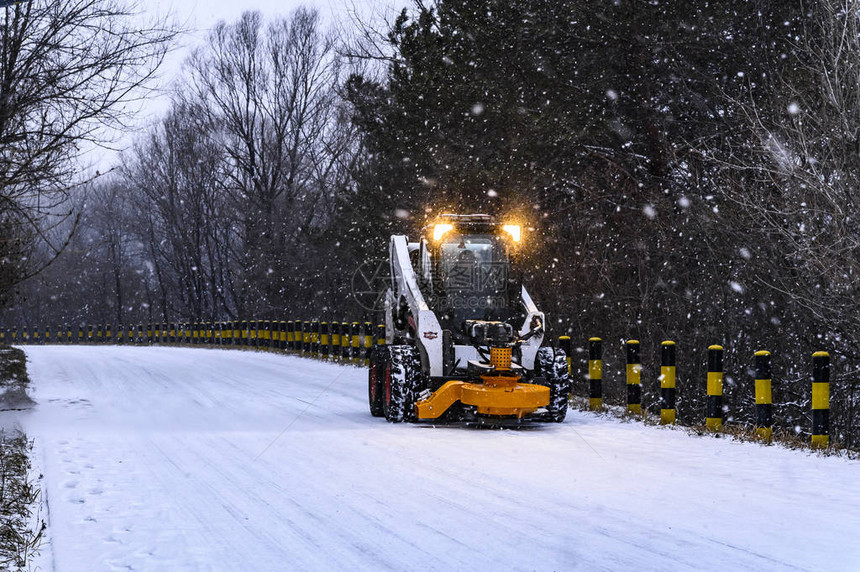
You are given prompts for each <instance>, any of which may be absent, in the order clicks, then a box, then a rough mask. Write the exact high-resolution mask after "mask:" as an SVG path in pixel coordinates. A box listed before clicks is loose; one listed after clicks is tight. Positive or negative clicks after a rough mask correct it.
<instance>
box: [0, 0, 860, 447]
mask: <svg viewBox="0 0 860 572" xmlns="http://www.w3.org/2000/svg"><path fill="white" fill-rule="evenodd" d="M95 1H96V0H93V2H95ZM0 25H5V26H6V29H7V32H8V31H10V30H12V31H14V29H13V26H14V22H13V21H11V20H10V19H9V18H8V17H7V19H6V21H5V24H3V23H0ZM157 31H158V30H156V32H157ZM22 33H23V32H22ZM153 33H155V32H153ZM160 33H162V34H163V33H164V32H163V31H160ZM7 37H12V35H10V34H8V33H7V35H6V36H4V40H3V42H4V43H3V44H2V47H3V57H4V58H5V59H4V60H3V62H2V63H3V69H2V70H0V73H3V74H5V75H4V78H5V76H8V75H9V74H10V73H11V72H10V71H9V69H10V68H9V66H8V65H7V64H8V60H9V52H10V50H9V49H8V46H7V44H8V40H6V38H7ZM162 39H164V38H162ZM153 45H157V44H153V43H143V42H141V45H140V46H136V47H135V46H132V47H131V51H129V52H127V53H128V54H130V56H129V61H128V62H127V63H128V65H129V68H128V69H139V67H134V66H140V65H144V64H143V63H142V61H143V60H141V61H140V62H139V61H135V59H134V58H136V57H140V58H144V56H146V57H147V58H150V59H148V60H146V61H150V60H151V58H152V56H153V54H148V53H138V52H142V51H146V50H147V49H148V48H149V47H150V46H153ZM135 49H136V50H138V51H137V52H135V51H134V50H135ZM155 55H158V54H155ZM136 73H138V74H139V73H140V72H136ZM122 79H123V80H124V81H127V82H135V81H140V78H138V77H136V76H135V77H128V78H126V77H124V76H123V78H122ZM3 89H7V88H6V87H5V83H4V84H3V86H0V90H3ZM14 104H15V101H14V100H11V99H9V98H3V99H0V108H3V107H4V106H10V105H14ZM33 105H36V106H37V105H38V102H36V103H34V104H33ZM0 111H2V112H0V140H2V141H3V142H4V151H3V153H2V154H0V161H2V165H0V189H2V197H0V198H2V201H3V202H2V205H3V207H2V211H0V217H2V218H0V234H2V236H3V238H2V240H0V249H2V250H3V252H2V264H3V274H2V283H0V296H2V302H3V304H4V305H5V310H4V311H3V313H2V314H0V318H2V321H3V323H4V324H6V325H15V326H36V325H41V324H82V323H115V324H118V323H122V324H128V323H138V322H144V323H146V322H152V321H161V320H195V319H211V320H226V319H232V318H235V317H257V318H261V319H267V318H277V319H281V318H288V317H293V316H300V317H304V318H308V317H329V316H331V317H332V318H333V319H340V318H341V317H350V318H353V319H358V318H360V319H370V318H374V319H375V318H376V316H370V315H369V314H368V312H367V310H366V309H365V308H364V307H363V306H362V305H361V304H359V303H358V301H357V300H356V299H355V298H354V297H352V296H351V295H350V294H351V290H352V288H353V277H354V274H355V272H356V271H357V270H358V269H359V268H360V267H361V266H362V265H363V264H364V265H366V264H368V263H371V264H372V263H373V262H375V261H379V260H382V259H384V258H385V256H386V254H387V253H386V248H387V240H388V236H389V235H390V234H392V233H394V232H405V233H409V234H412V235H414V234H415V233H416V232H417V231H418V230H420V228H421V227H422V226H423V225H425V224H427V222H428V221H431V220H432V219H433V217H434V216H436V215H438V214H440V213H443V212H461V213H466V212H485V213H490V214H496V215H499V216H502V217H509V218H515V219H517V220H519V221H521V222H522V223H523V224H524V226H525V227H526V228H527V232H526V234H525V237H524V245H525V252H524V256H523V260H522V264H523V270H524V272H525V282H526V284H527V285H528V287H529V289H530V291H531V292H532V293H533V295H534V296H535V297H536V299H537V300H538V302H539V306H540V307H541V309H543V310H544V311H546V312H547V315H548V316H549V318H550V320H549V321H550V327H551V334H552V335H553V336H556V335H561V334H569V335H571V336H572V337H573V339H574V340H575V341H576V342H577V343H576V344H575V345H579V346H582V347H584V345H585V341H586V340H587V339H588V337H590V336H600V337H602V338H603V339H604V340H605V345H606V354H605V360H606V366H605V367H606V374H605V377H606V379H607V388H606V391H607V399H608V401H609V402H610V403H612V402H614V403H621V402H622V400H623V398H624V393H623V391H622V390H624V385H623V383H624V381H623V379H624V377H623V370H624V361H623V360H624V355H623V353H622V345H623V342H624V341H625V340H627V339H631V338H636V339H639V340H641V341H642V345H643V363H644V370H643V379H645V380H648V381H647V383H646V385H645V388H644V391H645V394H644V396H643V403H646V404H651V405H652V406H653V405H654V404H655V403H656V398H657V391H658V389H657V385H656V381H655V380H656V377H657V374H658V373H659V367H658V363H657V352H658V348H659V344H660V342H661V341H662V340H666V339H671V340H675V341H676V342H677V343H678V368H679V400H680V401H679V416H680V417H681V418H682V419H684V420H686V421H688V422H692V421H696V420H700V419H701V417H702V412H703V411H704V383H705V375H704V371H705V361H706V358H705V353H706V348H707V347H708V345H710V344H715V343H717V344H722V345H723V346H725V348H726V364H725V369H726V372H727V384H726V390H725V391H726V396H725V402H726V405H727V411H728V412H727V418H728V419H729V420H730V421H735V422H740V423H745V422H750V421H751V420H752V419H753V415H754V408H753V404H754V399H753V393H752V392H753V384H752V379H753V374H752V372H751V367H752V362H753V360H752V356H753V352H754V351H755V350H759V349H767V350H770V351H772V352H773V354H774V381H775V384H774V401H775V403H777V404H779V405H778V410H777V411H778V413H777V421H778V423H779V424H780V425H781V426H782V427H785V428H787V429H788V430H790V431H791V430H794V429H795V427H796V428H797V431H798V432H808V428H809V418H810V416H811V414H810V411H809V400H810V390H809V375H810V371H811V354H812V352H813V351H816V350H822V349H823V350H827V351H829V352H831V355H832V356H833V358H834V367H833V374H832V377H833V388H832V397H833V405H832V407H833V410H832V413H831V415H832V417H831V419H832V423H833V429H834V431H833V433H834V438H835V440H837V441H840V442H842V443H844V444H847V445H849V446H856V443H857V439H858V438H860V431H858V428H857V423H856V418H857V415H858V412H857V410H856V409H857V403H858V398H860V396H858V390H860V384H858V382H857V370H858V366H860V314H858V315H855V314H854V308H855V306H854V305H855V304H856V300H857V299H858V294H860V283H858V278H857V276H855V274H854V271H855V270H858V272H860V244H858V240H860V216H858V214H857V213H858V212H860V196H858V195H857V189H858V188H860V184H858V182H860V181H858V179H860V2H857V1H855V0H837V1H816V0H810V1H804V2H801V1H794V0H791V1H788V2H786V1H773V0H750V1H746V2H737V1H732V2H730V1H716V2H708V3H691V2H687V1H680V0H660V1H645V0H617V1H615V2H605V1H600V2H597V1H593V0H505V1H498V0H494V1H473V0H469V1H466V0H438V1H436V2H433V3H426V2H421V1H416V2H414V3H412V4H410V5H408V6H406V7H405V8H404V9H403V10H402V12H399V15H397V16H396V18H394V19H392V21H389V22H387V24H386V25H385V26H384V27H382V28H380V27H378V26H377V27H372V26H369V25H367V24H362V23H360V22H356V23H355V24H354V25H353V26H352V28H351V29H347V30H345V31H344V30H341V31H340V33H337V34H335V33H334V32H333V31H331V30H329V29H327V27H326V25H325V24H324V23H323V22H322V20H321V18H320V16H319V15H318V13H317V12H315V11H314V10H313V9H310V8H301V9H298V10H296V11H295V12H293V13H291V14H289V15H277V16H275V15H271V14H267V15H263V14H259V13H255V12H249V13H246V14H244V15H243V16H242V17H241V18H240V19H239V20H237V21H235V22H223V23H221V24H220V25H218V26H217V27H216V28H215V29H213V30H212V31H211V33H210V34H209V37H208V39H207V41H206V42H205V43H204V44H203V45H201V46H199V47H198V48H197V49H196V51H195V52H194V53H193V55H192V56H191V57H190V58H189V59H188V61H187V62H186V64H185V68H184V73H183V74H182V77H181V78H179V79H177V81H176V84H175V85H174V87H173V96H172V104H171V107H170V110H169V112H168V113H166V114H165V115H164V116H163V117H162V118H161V120H160V121H159V122H158V123H157V124H155V125H151V126H150V127H149V128H148V129H146V130H145V132H144V133H141V134H140V136H139V138H138V139H137V141H136V143H135V145H134V146H133V148H132V149H129V150H127V151H126V152H125V153H124V155H123V158H122V161H121V162H120V164H118V165H117V166H116V168H115V169H113V170H112V171H111V172H110V173H107V174H104V175H102V176H99V177H95V178H90V179H87V180H83V181H82V180H80V178H79V177H78V178H75V176H74V173H70V172H69V167H68V165H69V164H71V163H70V161H71V160H72V159H73V154H74V149H73V147H68V148H63V152H62V154H60V155H57V156H56V157H55V156H53V155H50V156H49V157H48V158H49V159H51V161H47V160H46V161H44V162H40V160H39V157H37V158H36V160H30V156H29V155H27V153H28V152H30V151H31V149H30V146H29V145H23V144H22V143H21V140H22V139H21V137H22V135H21V134H22V133H26V132H28V130H32V129H36V130H38V129H43V130H44V129H45V128H46V125H45V124H46V123H47V124H50V121H47V122H45V121H44V120H43V124H42V125H41V126H39V125H34V122H36V121H37V120H38V117H39V116H38V108H34V110H30V111H27V112H26V113H23V114H18V115H16V112H15V110H14V109H13V110H12V111H9V110H7V109H0ZM72 129H74V126H72ZM49 143H50V142H46V143H45V145H46V146H47V145H48V144H49ZM19 147H20V148H21V149H20V150H19V149H18V148H19ZM11 149H15V151H14V152H13V151H11ZM51 149H53V148H51V147H48V151H50V150H51ZM24 164H26V165H27V166H28V167H33V166H38V167H40V168H41V170H40V171H38V172H33V173H31V174H29V175H27V176H26V177H19V178H17V179H16V178H14V177H15V173H16V170H15V169H16V168H17V166H19V165H24ZM578 352H579V353H577V355H576V356H575V357H576V358H577V359H584V358H585V357H586V356H585V354H583V353H582V349H579V350H578ZM576 384H577V386H578V389H577V390H578V391H584V389H583V388H584V387H585V382H584V381H583V382H581V381H580V380H579V379H577V381H576ZM580 384H581V385H580Z"/></svg>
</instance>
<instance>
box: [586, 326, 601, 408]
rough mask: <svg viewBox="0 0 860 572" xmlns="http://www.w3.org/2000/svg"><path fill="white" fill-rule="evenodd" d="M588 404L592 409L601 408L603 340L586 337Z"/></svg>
mask: <svg viewBox="0 0 860 572" xmlns="http://www.w3.org/2000/svg"><path fill="white" fill-rule="evenodd" d="M588 397H589V400H588V406H589V408H590V409H591V410H592V411H599V410H600V409H601V408H603V340H601V339H600V338H589V339H588Z"/></svg>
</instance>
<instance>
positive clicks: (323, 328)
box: [320, 322, 331, 358]
mask: <svg viewBox="0 0 860 572" xmlns="http://www.w3.org/2000/svg"><path fill="white" fill-rule="evenodd" d="M330 341H331V335H330V333H329V323H328V322H322V323H321V324H320V352H321V353H322V355H323V356H325V357H326V358H327V357H328V356H329V353H331V352H330V349H329V342H330Z"/></svg>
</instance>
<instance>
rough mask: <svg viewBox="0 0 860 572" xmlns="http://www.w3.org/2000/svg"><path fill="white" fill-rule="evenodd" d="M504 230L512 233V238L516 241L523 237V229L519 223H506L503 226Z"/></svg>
mask: <svg viewBox="0 0 860 572" xmlns="http://www.w3.org/2000/svg"><path fill="white" fill-rule="evenodd" d="M502 230H504V231H505V232H506V233H508V234H509V235H511V240H513V241H514V242H519V241H520V239H522V237H523V235H522V231H523V229H522V227H521V226H520V225H518V224H506V225H504V226H503V227H502Z"/></svg>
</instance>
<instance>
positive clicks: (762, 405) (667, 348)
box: [558, 336, 831, 448]
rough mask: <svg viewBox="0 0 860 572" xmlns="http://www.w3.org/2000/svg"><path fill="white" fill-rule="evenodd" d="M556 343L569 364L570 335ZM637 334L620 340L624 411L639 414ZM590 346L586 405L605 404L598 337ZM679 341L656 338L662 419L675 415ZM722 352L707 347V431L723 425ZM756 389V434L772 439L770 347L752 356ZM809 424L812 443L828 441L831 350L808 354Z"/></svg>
mask: <svg viewBox="0 0 860 572" xmlns="http://www.w3.org/2000/svg"><path fill="white" fill-rule="evenodd" d="M558 346H559V347H561V348H562V349H564V350H565V352H566V354H567V356H568V366H569V367H572V366H571V365H570V364H571V360H570V356H571V355H572V349H573V348H572V343H571V339H570V337H569V336H560V337H559V338H558ZM640 346H641V344H640V342H639V340H627V341H626V342H624V344H623V350H624V352H623V353H624V354H625V355H626V366H627V367H626V384H625V385H626V387H627V413H628V414H631V415H642V414H643V412H644V408H643V404H642V358H641V355H642V354H641V347H640ZM586 348H587V350H585V351H587V352H588V363H587V375H586V376H585V377H586V379H587V380H588V387H587V390H586V391H587V393H588V396H587V397H588V408H589V410H592V411H596V410H599V409H600V408H601V407H602V405H603V383H604V382H605V379H604V372H605V371H613V370H612V369H609V370H607V369H606V367H605V363H604V360H603V357H604V356H603V347H602V341H601V339H600V338H596V337H592V338H589V339H588V341H587V344H586ZM676 352H677V346H676V344H675V342H674V341H671V340H666V341H663V342H662V343H661V344H660V347H659V355H660V369H659V371H660V374H659V376H658V377H657V380H656V382H657V387H658V393H657V398H656V400H655V402H654V403H653V405H654V406H655V407H657V406H658V407H659V412H660V423H661V424H664V425H669V424H674V423H675V422H676V418H677V409H676V407H677V393H676V392H677V388H678V372H677V362H676ZM723 354H724V349H723V347H722V346H719V345H712V346H709V347H708V351H707V363H706V368H707V373H706V378H705V392H706V396H705V397H706V401H705V411H704V412H703V413H704V424H705V427H706V428H707V429H708V430H710V431H715V432H719V431H722V430H723V425H724V419H725V415H726V408H725V405H724V401H723V378H724V370H723V367H724V366H723ZM753 358H754V372H755V378H754V380H753V381H754V392H755V439H757V440H760V441H762V442H763V443H772V442H773V426H774V403H773V388H772V379H771V378H772V373H771V354H770V352H768V351H757V352H755V354H754V356H753ZM811 389H812V391H811V399H810V401H811V408H812V427H811V435H812V439H811V446H812V447H813V448H826V447H829V446H830V444H831V442H830V354H829V353H827V352H823V351H818V352H815V353H814V354H813V355H812V388H811Z"/></svg>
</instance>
